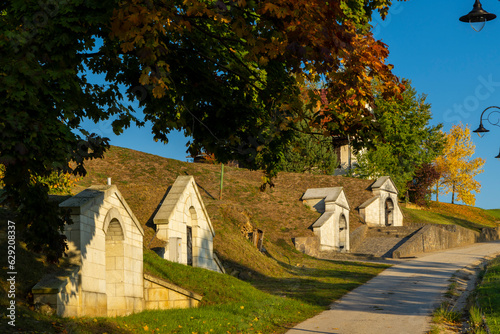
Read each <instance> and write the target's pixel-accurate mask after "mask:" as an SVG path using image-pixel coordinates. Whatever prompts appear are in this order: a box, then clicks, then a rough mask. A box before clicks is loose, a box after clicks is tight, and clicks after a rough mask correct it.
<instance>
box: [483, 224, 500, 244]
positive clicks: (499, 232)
mask: <svg viewBox="0 0 500 334" xmlns="http://www.w3.org/2000/svg"><path fill="white" fill-rule="evenodd" d="M494 240H500V228H499V227H485V228H482V229H481V234H480V236H479V242H486V241H494Z"/></svg>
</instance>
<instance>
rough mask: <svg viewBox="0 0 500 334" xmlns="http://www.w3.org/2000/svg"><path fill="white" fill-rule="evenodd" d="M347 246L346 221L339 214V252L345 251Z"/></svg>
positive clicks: (342, 215)
mask: <svg viewBox="0 0 500 334" xmlns="http://www.w3.org/2000/svg"><path fill="white" fill-rule="evenodd" d="M346 244H347V219H346V218H345V216H344V214H343V213H341V214H340V217H339V250H341V251H343V250H346Z"/></svg>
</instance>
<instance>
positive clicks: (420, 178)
mask: <svg viewBox="0 0 500 334" xmlns="http://www.w3.org/2000/svg"><path fill="white" fill-rule="evenodd" d="M440 177H441V175H440V174H439V171H438V170H437V168H436V166H435V165H434V164H432V163H424V164H422V165H421V166H420V167H419V168H418V169H417V170H416V171H415V175H414V176H413V179H412V180H411V181H410V182H409V183H408V185H407V187H408V195H409V200H410V202H413V203H415V204H417V205H420V206H424V205H428V202H429V201H430V199H431V195H432V186H433V185H434V184H435V183H436V181H437V180H439V178H440Z"/></svg>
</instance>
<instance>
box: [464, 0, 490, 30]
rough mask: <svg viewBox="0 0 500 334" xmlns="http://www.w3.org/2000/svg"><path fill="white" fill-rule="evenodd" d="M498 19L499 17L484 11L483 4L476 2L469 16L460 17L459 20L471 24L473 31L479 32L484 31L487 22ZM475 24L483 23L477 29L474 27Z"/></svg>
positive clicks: (477, 0)
mask: <svg viewBox="0 0 500 334" xmlns="http://www.w3.org/2000/svg"><path fill="white" fill-rule="evenodd" d="M496 17H497V16H496V15H495V14H492V13H488V12H487V11H485V10H484V9H483V6H482V5H481V2H480V1H479V0H476V2H475V3H474V6H473V8H472V10H471V11H470V12H469V14H467V15H464V16H462V17H460V18H459V20H460V21H462V22H468V23H470V25H471V27H472V29H474V30H475V31H477V32H479V31H481V30H482V29H483V27H484V25H485V23H486V21H491V20H493V19H495V18H496ZM473 23H482V24H480V25H479V27H478V29H477V28H475V27H474V26H473V25H472V24H473Z"/></svg>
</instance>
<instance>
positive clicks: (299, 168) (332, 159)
mask: <svg viewBox="0 0 500 334" xmlns="http://www.w3.org/2000/svg"><path fill="white" fill-rule="evenodd" d="M282 164H283V167H282V170H283V171H285V172H294V173H311V174H327V175H332V174H333V172H334V171H335V168H337V165H338V162H337V155H336V154H335V151H334V146H333V143H332V139H331V138H329V137H324V136H323V135H322V134H308V133H298V134H297V135H296V137H294V138H293V140H292V142H291V143H290V145H289V146H288V148H287V150H285V152H284V156H283V163H282Z"/></svg>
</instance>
